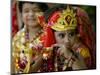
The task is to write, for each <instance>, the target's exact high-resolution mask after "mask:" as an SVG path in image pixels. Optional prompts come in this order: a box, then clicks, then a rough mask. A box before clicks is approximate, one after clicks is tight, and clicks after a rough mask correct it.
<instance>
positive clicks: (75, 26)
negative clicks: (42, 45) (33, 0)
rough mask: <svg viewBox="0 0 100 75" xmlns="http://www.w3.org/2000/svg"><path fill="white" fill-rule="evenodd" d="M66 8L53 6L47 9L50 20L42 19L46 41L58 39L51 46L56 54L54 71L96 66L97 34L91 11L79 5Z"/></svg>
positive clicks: (47, 18)
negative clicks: (89, 15)
mask: <svg viewBox="0 0 100 75" xmlns="http://www.w3.org/2000/svg"><path fill="white" fill-rule="evenodd" d="M64 8H65V6H61V7H53V8H51V9H49V10H48V11H47V12H46V13H45V14H47V15H45V19H46V21H44V22H43V23H42V24H44V26H45V27H44V28H45V29H44V31H45V41H46V42H47V43H49V42H51V39H53V40H52V41H55V44H54V42H53V45H52V46H51V47H53V50H54V56H55V57H54V67H55V70H54V71H63V70H79V69H92V68H95V67H94V66H95V65H94V64H95V63H94V62H95V59H94V58H95V55H94V56H92V55H93V54H95V53H93V52H95V38H94V36H95V35H94V33H93V31H92V28H91V23H90V20H89V18H88V16H87V14H86V13H85V12H84V11H83V10H82V9H80V8H78V7H73V8H70V7H69V6H67V8H66V9H64ZM86 31H88V32H86ZM48 32H51V34H49V33H48ZM53 35H54V36H55V38H54V36H53ZM50 36H51V37H50ZM49 39H50V40H49ZM52 60H53V59H52Z"/></svg>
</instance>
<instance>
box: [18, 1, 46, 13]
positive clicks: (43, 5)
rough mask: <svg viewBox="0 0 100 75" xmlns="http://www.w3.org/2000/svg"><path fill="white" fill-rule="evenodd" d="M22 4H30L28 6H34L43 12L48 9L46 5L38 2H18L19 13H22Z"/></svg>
mask: <svg viewBox="0 0 100 75" xmlns="http://www.w3.org/2000/svg"><path fill="white" fill-rule="evenodd" d="M24 3H30V4H36V5H38V6H39V8H40V9H41V10H42V11H43V12H45V11H46V10H47V9H48V5H47V4H46V3H39V2H30V1H19V3H18V7H19V11H20V12H21V13H22V7H23V4H24Z"/></svg>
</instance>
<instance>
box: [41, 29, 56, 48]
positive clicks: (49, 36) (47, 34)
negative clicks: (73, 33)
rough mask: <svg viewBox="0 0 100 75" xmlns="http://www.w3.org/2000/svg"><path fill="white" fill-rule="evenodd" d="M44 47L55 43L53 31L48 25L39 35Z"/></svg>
mask: <svg viewBox="0 0 100 75" xmlns="http://www.w3.org/2000/svg"><path fill="white" fill-rule="evenodd" d="M41 39H42V41H43V45H44V47H51V45H52V44H55V36H54V32H53V30H52V29H51V28H50V27H46V28H45V29H44V35H43V36H42V37H41Z"/></svg>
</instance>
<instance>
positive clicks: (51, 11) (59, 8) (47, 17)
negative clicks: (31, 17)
mask: <svg viewBox="0 0 100 75" xmlns="http://www.w3.org/2000/svg"><path fill="white" fill-rule="evenodd" d="M65 8H66V5H65V4H60V5H59V4H58V5H55V6H53V7H52V8H49V9H48V10H47V11H46V12H45V13H44V14H45V15H44V17H45V20H46V22H48V19H49V18H50V16H51V15H52V14H53V13H54V12H55V11H59V10H60V11H61V10H63V9H65Z"/></svg>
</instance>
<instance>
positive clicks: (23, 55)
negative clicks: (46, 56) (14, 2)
mask: <svg viewBox="0 0 100 75" xmlns="http://www.w3.org/2000/svg"><path fill="white" fill-rule="evenodd" d="M18 3H19V5H18V6H19V9H20V13H21V19H22V22H23V24H24V28H22V29H21V30H20V31H18V32H17V34H16V35H15V36H14V38H13V40H12V64H13V65H12V73H31V72H37V71H38V70H39V68H40V65H41V64H42V55H41V49H38V48H41V47H42V45H41V41H40V38H39V36H41V34H42V27H41V26H40V25H39V23H38V16H40V15H44V11H45V10H46V9H47V8H48V6H47V5H46V4H44V3H34V2H18Z"/></svg>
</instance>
